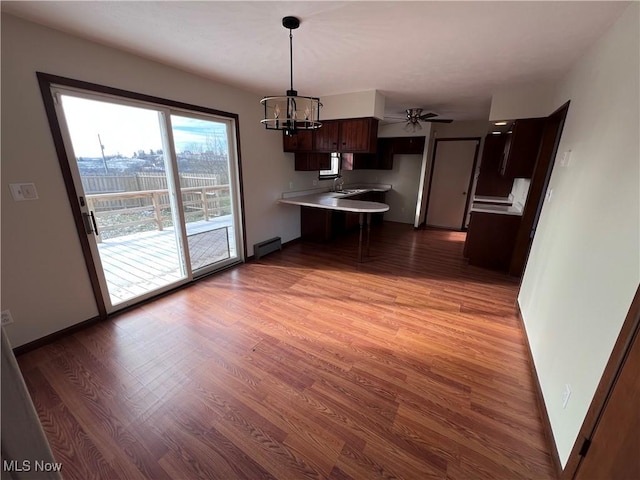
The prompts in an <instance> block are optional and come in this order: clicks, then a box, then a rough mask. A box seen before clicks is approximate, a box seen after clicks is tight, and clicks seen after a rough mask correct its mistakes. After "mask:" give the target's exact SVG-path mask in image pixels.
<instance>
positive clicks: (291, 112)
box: [260, 17, 322, 135]
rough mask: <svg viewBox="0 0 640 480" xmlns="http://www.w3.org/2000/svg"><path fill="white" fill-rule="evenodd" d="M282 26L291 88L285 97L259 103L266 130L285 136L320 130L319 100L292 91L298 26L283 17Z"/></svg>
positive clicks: (290, 19)
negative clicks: (286, 43) (287, 47)
mask: <svg viewBox="0 0 640 480" xmlns="http://www.w3.org/2000/svg"><path fill="white" fill-rule="evenodd" d="M282 26H283V27H285V28H287V29H289V65H290V71H291V88H290V89H289V90H287V95H286V96H281V97H264V98H263V99H262V100H261V101H260V103H261V104H262V105H264V119H263V120H261V123H263V124H264V126H265V128H266V129H267V130H284V133H285V135H295V133H296V132H297V131H298V130H313V129H316V128H320V127H321V126H322V123H320V107H321V106H322V104H321V103H320V99H319V98H318V97H301V96H298V92H297V91H296V90H294V89H293V34H292V33H291V31H292V30H295V29H296V28H298V27H299V26H300V20H299V19H298V18H296V17H284V18H283V19H282Z"/></svg>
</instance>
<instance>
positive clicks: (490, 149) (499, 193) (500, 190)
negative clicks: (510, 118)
mask: <svg viewBox="0 0 640 480" xmlns="http://www.w3.org/2000/svg"><path fill="white" fill-rule="evenodd" d="M509 137H511V135H509ZM506 141H507V135H506V134H502V135H491V134H489V135H487V136H486V137H485V139H484V147H483V148H482V163H481V164H480V175H479V176H478V183H477V184H476V192H475V194H476V195H479V196H487V197H508V196H509V194H510V193H511V188H512V187H513V179H512V178H508V177H504V176H502V175H501V174H500V168H501V166H502V158H503V157H502V156H503V155H504V150H505V143H506Z"/></svg>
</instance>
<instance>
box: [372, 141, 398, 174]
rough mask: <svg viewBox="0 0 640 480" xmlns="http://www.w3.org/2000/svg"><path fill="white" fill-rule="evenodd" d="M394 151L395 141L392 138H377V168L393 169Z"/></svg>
mask: <svg viewBox="0 0 640 480" xmlns="http://www.w3.org/2000/svg"><path fill="white" fill-rule="evenodd" d="M394 153H395V141H394V139H393V138H379V139H378V152H377V153H376V155H377V156H378V162H377V163H378V165H377V168H378V169H379V170H393V154H394Z"/></svg>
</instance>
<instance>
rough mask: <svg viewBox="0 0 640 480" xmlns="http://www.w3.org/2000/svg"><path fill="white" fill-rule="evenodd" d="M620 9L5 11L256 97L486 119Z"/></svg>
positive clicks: (97, 7) (354, 6)
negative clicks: (369, 103)
mask: <svg viewBox="0 0 640 480" xmlns="http://www.w3.org/2000/svg"><path fill="white" fill-rule="evenodd" d="M627 5H628V2H612V1H603V2H595V1H586V2H577V1H569V2H540V1H534V2H494V1H474V2H455V1H453V2H452V1H450V2H444V1H439V2H434V1H429V2H427V1H413V2H394V1H391V2H378V1H347V2H330V1H309V2H307V1H296V2H271V1H267V2H264V1H256V2H240V1H200V2H188V1H184V2H180V1H178V2H175V1H174V2H170V1H161V2H154V1H135V2H134V1H128V2H104V1H90V2H61V1H45V2H12V1H2V3H1V8H2V11H3V12H7V13H11V14H13V15H16V16H19V17H22V18H25V19H27V20H31V21H34V22H37V23H40V24H43V25H48V26H50V27H52V28H56V29H59V30H62V31H65V32H69V33H72V34H75V35H78V36H80V37H84V38H87V39H90V40H94V41H96V42H99V43H103V44H106V45H110V46H113V47H116V48H119V49H122V50H126V51H129V52H132V53H135V54H138V55H141V56H144V57H148V58H151V59H154V60H157V61H159V62H162V63H165V64H167V65H172V66H174V67H177V68H180V69H183V70H186V71H189V72H193V73H196V74H199V75H201V76H204V77H208V78H211V79H214V80H217V81H220V82H224V83H229V84H233V85H236V86H239V87H241V88H244V89H247V90H249V91H252V92H256V93H258V94H260V95H273V94H282V93H284V91H285V90H287V89H288V88H289V39H288V30H286V29H285V28H284V27H283V26H282V23H281V20H282V17H284V16H287V15H293V16H297V17H299V18H300V20H301V25H300V28H299V29H298V30H294V31H293V47H294V87H295V88H296V89H297V90H298V92H299V94H300V95H313V96H320V97H322V96H326V95H333V94H339V93H348V92H358V91H365V90H373V89H376V90H379V91H380V92H381V93H382V94H383V95H384V96H385V97H386V99H387V102H386V105H387V108H386V115H397V114H399V113H401V112H402V111H403V110H404V109H405V108H411V107H422V108H424V109H425V111H434V112H437V113H439V114H440V115H441V116H443V117H449V118H454V119H456V120H466V119H487V118H488V114H489V107H490V102H491V95H492V93H493V92H495V91H497V90H500V89H504V88H508V87H510V86H515V85H518V84H522V83H530V82H537V81H540V82H543V81H552V80H554V79H556V78H558V77H560V76H562V75H563V73H564V72H566V71H567V70H568V68H569V67H570V66H571V64H572V63H573V62H574V61H575V60H577V59H578V58H579V56H580V55H581V54H582V53H583V52H584V51H585V50H586V49H587V48H588V47H589V46H590V45H591V44H592V43H593V42H594V41H595V40H596V39H597V38H598V37H600V36H601V35H602V34H603V33H604V32H605V31H606V30H607V28H608V27H609V26H610V25H611V24H612V23H613V22H614V21H615V20H616V19H617V18H618V17H619V16H620V14H621V13H622V12H623V10H624V9H625V7H626V6H627Z"/></svg>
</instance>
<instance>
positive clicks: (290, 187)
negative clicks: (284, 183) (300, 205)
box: [289, 182, 293, 190]
mask: <svg viewBox="0 0 640 480" xmlns="http://www.w3.org/2000/svg"><path fill="white" fill-rule="evenodd" d="M292 189H293V182H289V190H292Z"/></svg>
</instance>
